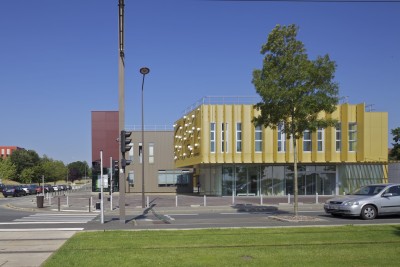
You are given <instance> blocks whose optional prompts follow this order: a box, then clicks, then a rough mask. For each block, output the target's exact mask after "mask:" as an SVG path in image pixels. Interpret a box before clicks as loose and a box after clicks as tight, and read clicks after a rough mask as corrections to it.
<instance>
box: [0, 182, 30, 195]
mask: <svg viewBox="0 0 400 267" xmlns="http://www.w3.org/2000/svg"><path fill="white" fill-rule="evenodd" d="M25 195H26V192H25V190H24V189H22V187H21V186H19V185H7V186H6V187H5V188H4V190H3V196H4V197H9V196H12V197H20V196H25Z"/></svg>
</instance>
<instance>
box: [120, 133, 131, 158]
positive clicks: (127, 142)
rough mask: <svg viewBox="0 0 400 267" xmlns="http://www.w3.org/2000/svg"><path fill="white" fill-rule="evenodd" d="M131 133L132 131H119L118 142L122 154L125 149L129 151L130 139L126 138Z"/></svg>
mask: <svg viewBox="0 0 400 267" xmlns="http://www.w3.org/2000/svg"><path fill="white" fill-rule="evenodd" d="M131 134H132V132H128V131H121V138H120V142H121V153H122V154H124V153H125V152H126V151H129V150H130V149H131V146H130V144H131V141H132V139H130V138H128V137H130V136H131Z"/></svg>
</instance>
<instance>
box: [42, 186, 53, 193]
mask: <svg viewBox="0 0 400 267" xmlns="http://www.w3.org/2000/svg"><path fill="white" fill-rule="evenodd" d="M44 192H45V193H49V192H54V188H53V186H52V185H50V184H45V185H44Z"/></svg>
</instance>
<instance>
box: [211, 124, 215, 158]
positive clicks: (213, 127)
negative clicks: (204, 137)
mask: <svg viewBox="0 0 400 267" xmlns="http://www.w3.org/2000/svg"><path fill="white" fill-rule="evenodd" d="M210 152H211V153H215V122H211V123H210Z"/></svg>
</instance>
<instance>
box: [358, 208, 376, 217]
mask: <svg viewBox="0 0 400 267" xmlns="http://www.w3.org/2000/svg"><path fill="white" fill-rule="evenodd" d="M376 215H377V211H376V208H375V207H374V206H372V205H365V206H364V207H363V208H362V210H361V218H363V219H364V220H373V219H375V218H376Z"/></svg>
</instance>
